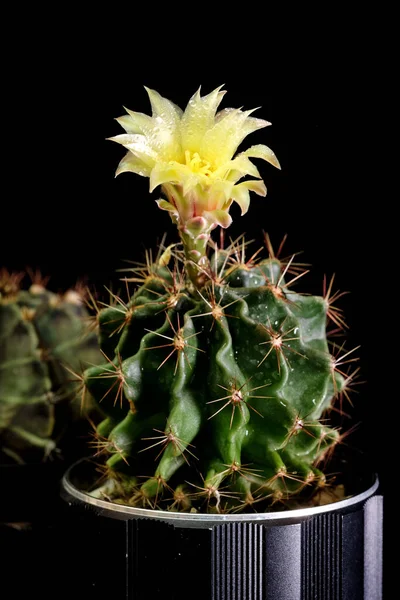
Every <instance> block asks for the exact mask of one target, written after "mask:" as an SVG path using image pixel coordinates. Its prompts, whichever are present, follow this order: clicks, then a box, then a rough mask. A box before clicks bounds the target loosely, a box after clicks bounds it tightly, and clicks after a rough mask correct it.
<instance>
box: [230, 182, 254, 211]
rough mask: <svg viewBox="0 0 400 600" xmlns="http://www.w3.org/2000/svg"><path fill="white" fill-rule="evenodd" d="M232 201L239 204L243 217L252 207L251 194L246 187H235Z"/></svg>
mask: <svg viewBox="0 0 400 600" xmlns="http://www.w3.org/2000/svg"><path fill="white" fill-rule="evenodd" d="M232 199H233V200H234V201H235V202H237V204H239V206H240V210H241V211H242V215H244V214H245V213H247V211H248V210H249V206H250V192H249V190H247V189H246V188H244V187H241V186H240V184H239V185H235V187H234V188H233V190H232Z"/></svg>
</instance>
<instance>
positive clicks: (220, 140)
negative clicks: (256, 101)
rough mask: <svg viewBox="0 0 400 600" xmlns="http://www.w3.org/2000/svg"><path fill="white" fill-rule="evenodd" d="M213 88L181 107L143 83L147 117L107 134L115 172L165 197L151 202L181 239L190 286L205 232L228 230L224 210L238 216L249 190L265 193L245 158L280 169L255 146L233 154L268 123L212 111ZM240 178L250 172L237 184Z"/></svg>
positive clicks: (202, 255)
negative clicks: (121, 152) (117, 155)
mask: <svg viewBox="0 0 400 600" xmlns="http://www.w3.org/2000/svg"><path fill="white" fill-rule="evenodd" d="M221 87H222V86H220V87H218V88H217V89H215V90H214V91H212V92H211V93H210V94H208V95H207V96H203V97H202V96H201V95H200V89H199V90H198V91H197V92H196V93H195V94H194V95H193V96H192V98H191V99H190V100H189V103H188V105H187V107H186V109H185V111H184V112H183V111H182V110H181V109H180V108H179V107H178V106H176V105H175V104H173V103H172V102H171V101H170V100H167V99H166V98H163V97H162V96H161V95H160V94H159V93H158V92H156V91H154V90H150V89H148V88H146V91H147V93H148V95H149V98H150V103H151V108H152V116H149V115H146V114H143V113H138V112H132V111H130V110H128V109H126V111H127V114H126V115H124V116H122V117H120V118H118V119H117V121H118V123H119V124H120V125H122V127H123V128H124V129H125V132H126V133H125V134H122V135H117V136H115V137H112V138H109V139H111V140H112V141H114V142H117V143H119V144H122V146H124V147H125V148H127V150H128V153H127V154H126V155H125V156H124V158H123V159H122V160H121V162H120V163H119V165H118V168H117V171H116V175H119V174H120V173H124V172H126V171H132V172H133V173H137V174H138V175H142V176H144V177H149V178H150V192H152V191H153V190H154V189H155V188H156V187H157V186H159V185H161V189H162V191H163V193H164V195H165V198H164V199H160V200H158V201H157V203H158V206H159V207H160V208H162V209H163V210H167V211H169V214H170V216H171V218H172V220H173V221H174V222H175V223H176V224H177V226H178V230H179V234H180V237H181V239H182V242H183V246H184V251H185V255H186V259H187V261H188V263H189V266H188V271H189V273H190V276H191V279H192V281H193V282H194V284H195V285H196V278H197V275H198V270H197V272H196V269H195V268H194V267H193V265H194V266H195V267H196V268H198V267H201V265H202V264H204V263H205V262H206V261H207V257H206V247H207V244H208V241H209V238H210V233H211V231H212V230H213V229H214V228H215V227H216V226H217V225H220V226H222V227H228V226H229V225H230V224H231V222H232V218H231V216H230V215H229V209H230V206H231V205H232V202H237V204H238V205H239V206H240V208H241V211H242V214H244V213H246V212H247V210H248V207H249V204H250V192H251V191H252V192H255V193H256V194H258V195H259V196H265V195H266V193H267V189H266V187H265V184H264V182H263V180H262V178H261V175H260V173H259V172H258V170H257V168H256V166H255V165H254V164H253V163H252V161H251V160H250V158H261V159H263V160H266V161H267V162H269V163H271V164H272V165H273V166H274V167H277V168H280V165H279V162H278V159H277V158H276V156H275V154H274V153H273V152H272V150H271V149H270V148H268V147H267V146H264V145H263V144H258V145H256V146H251V147H250V148H249V149H248V150H245V151H243V152H240V153H239V154H236V155H235V153H236V151H237V149H238V146H239V145H240V144H241V142H242V141H243V140H244V138H245V137H246V136H247V135H249V134H250V133H252V132H253V131H256V130H257V129H261V128H262V127H266V126H267V125H270V123H268V121H264V119H256V118H254V117H252V116H250V115H251V114H252V113H253V112H254V110H255V109H253V110H247V111H242V110H241V109H240V108H237V109H234V108H225V109H223V110H221V111H219V112H217V108H218V106H219V104H220V102H221V100H222V98H223V96H224V94H225V92H224V91H221ZM245 176H250V177H253V179H247V180H246V181H242V182H239V180H240V179H242V178H243V177H245Z"/></svg>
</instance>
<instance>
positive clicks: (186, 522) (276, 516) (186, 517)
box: [61, 459, 379, 527]
mask: <svg viewBox="0 0 400 600" xmlns="http://www.w3.org/2000/svg"><path fill="white" fill-rule="evenodd" d="M84 462H85V459H83V460H81V461H79V462H78V463H75V464H74V465H72V466H71V467H70V468H69V469H68V471H67V472H66V473H65V475H64V477H63V479H62V482H61V486H62V496H63V498H64V500H66V501H67V502H69V503H70V504H73V503H77V502H78V503H80V502H82V503H84V504H89V505H91V506H93V507H95V508H97V509H98V512H99V513H101V514H102V515H105V516H109V517H112V518H115V519H135V518H147V519H157V520H161V521H168V522H169V523H171V524H174V525H176V526H183V527H184V526H187V527H199V526H200V527H204V526H208V525H210V526H211V525H218V524H222V523H229V522H249V521H251V522H255V521H270V522H276V521H291V520H293V521H296V520H299V519H304V518H307V517H311V516H313V515H318V514H324V513H330V512H338V511H342V510H348V509H351V508H352V507H353V506H355V505H357V504H360V503H363V502H365V501H366V500H368V498H370V497H371V496H373V495H374V494H375V493H376V492H377V490H378V488H379V480H378V476H377V475H375V480H374V483H373V484H372V485H370V486H369V487H368V488H367V489H365V491H363V492H361V493H358V494H356V495H351V496H348V497H347V498H345V499H344V500H338V501H337V502H332V503H330V504H324V505H322V506H314V507H307V508H300V509H292V510H285V511H275V512H272V511H271V512H266V513H242V514H234V515H233V514H221V515H218V514H208V513H186V512H171V511H164V510H152V509H148V508H136V507H134V506H128V505H126V504H115V503H112V502H109V501H107V500H100V499H98V498H94V497H93V496H90V494H89V493H87V492H82V491H80V490H79V489H78V488H77V487H75V485H74V484H73V483H72V482H71V478H72V477H71V476H73V473H72V471H73V470H74V469H76V468H78V467H82V466H84V465H83V464H82V463H84ZM271 524H272V523H271Z"/></svg>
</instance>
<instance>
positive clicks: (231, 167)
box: [214, 153, 261, 183]
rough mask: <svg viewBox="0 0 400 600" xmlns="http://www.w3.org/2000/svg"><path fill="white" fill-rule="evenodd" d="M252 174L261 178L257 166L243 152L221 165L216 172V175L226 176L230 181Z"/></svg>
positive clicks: (222, 177)
mask: <svg viewBox="0 0 400 600" xmlns="http://www.w3.org/2000/svg"><path fill="white" fill-rule="evenodd" d="M245 175H251V176H252V177H257V178H259V179H261V175H260V173H259V171H258V169H257V167H256V166H255V165H254V164H253V163H252V162H251V160H250V159H249V158H247V156H245V155H244V154H243V153H242V154H238V155H237V156H236V158H234V159H233V160H230V161H228V162H227V163H225V164H223V165H221V166H220V167H219V168H218V169H217V170H216V171H215V172H214V177H216V178H217V177H220V178H221V179H224V178H226V179H227V180H228V181H232V182H233V183H235V182H236V181H238V179H241V177H244V176H245Z"/></svg>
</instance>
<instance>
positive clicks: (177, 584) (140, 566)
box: [62, 461, 383, 600]
mask: <svg viewBox="0 0 400 600" xmlns="http://www.w3.org/2000/svg"><path fill="white" fill-rule="evenodd" d="M92 469H93V467H92V466H91V465H90V463H88V462H85V461H80V462H79V463H77V464H76V465H75V466H73V467H71V468H70V469H69V471H68V472H67V473H66V475H65V476H64V478H63V482H62V496H63V498H64V500H66V501H67V506H68V510H67V514H68V517H67V520H66V522H67V523H68V527H67V529H68V531H67V532H66V535H67V537H68V538H69V541H70V542H71V543H73V547H74V557H73V559H72V560H73V562H72V564H70V565H69V567H70V571H69V572H72V573H74V574H75V577H76V579H77V581H79V590H80V594H81V596H82V598H97V599H99V598H110V597H113V598H114V599H115V600H119V599H121V600H122V599H132V600H156V599H158V598H162V599H163V600H172V599H175V598H176V599H178V598H179V599H181V598H204V599H205V600H381V598H382V519H383V498H382V496H381V495H380V494H379V491H378V480H377V478H376V477H372V478H371V477H370V478H368V477H363V478H362V483H361V481H360V482H358V488H359V489H357V493H355V494H354V495H352V496H350V497H348V498H347V499H346V500H343V501H339V502H336V503H332V504H328V505H325V506H318V507H314V508H304V509H301V510H291V511H280V512H269V513H258V514H257V513H254V514H239V515H238V514H236V515H229V514H228V515H213V514H198V513H197V514H190V513H173V512H164V511H159V510H156V511H154V510H146V509H138V508H134V507H129V506H122V505H118V504H112V503H110V502H107V501H104V500H99V499H96V498H93V497H91V496H90V495H89V494H87V493H86V492H85V485H87V484H86V483H85V482H88V481H90V470H92Z"/></svg>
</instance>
